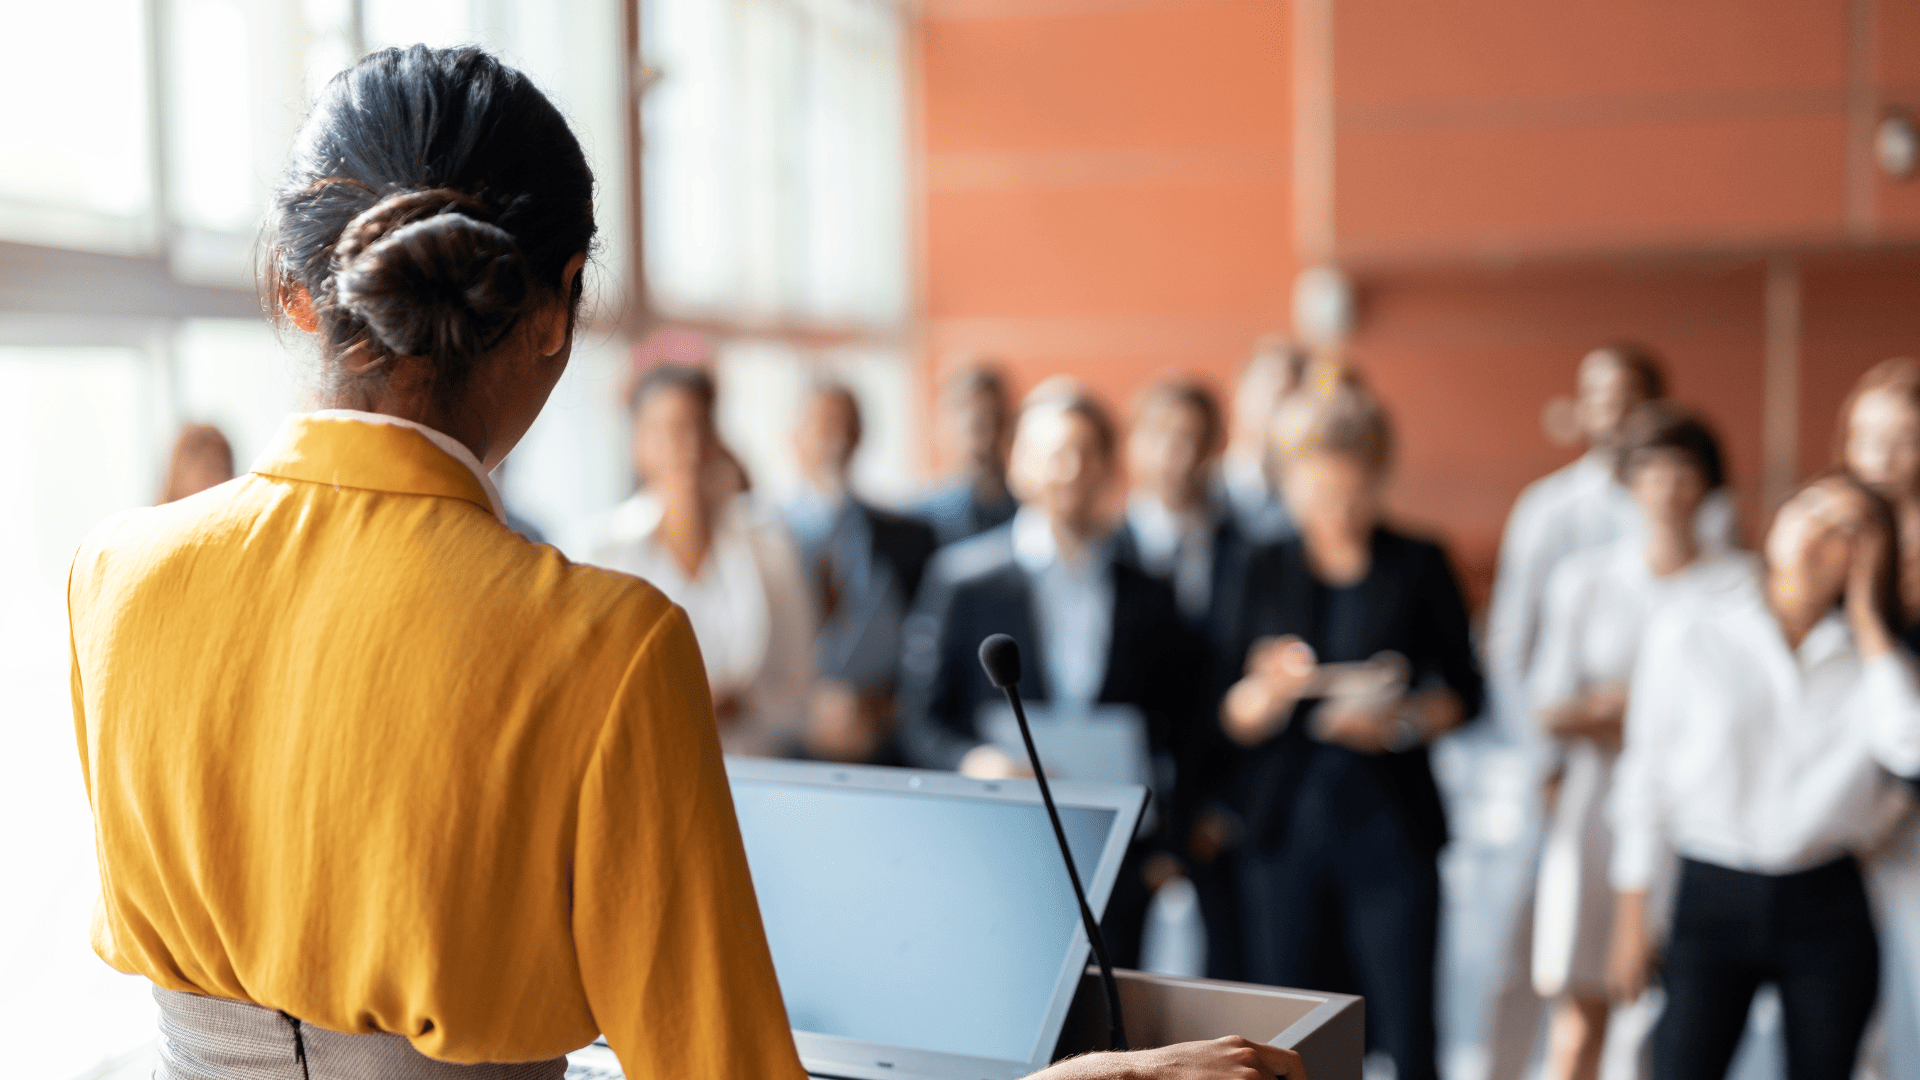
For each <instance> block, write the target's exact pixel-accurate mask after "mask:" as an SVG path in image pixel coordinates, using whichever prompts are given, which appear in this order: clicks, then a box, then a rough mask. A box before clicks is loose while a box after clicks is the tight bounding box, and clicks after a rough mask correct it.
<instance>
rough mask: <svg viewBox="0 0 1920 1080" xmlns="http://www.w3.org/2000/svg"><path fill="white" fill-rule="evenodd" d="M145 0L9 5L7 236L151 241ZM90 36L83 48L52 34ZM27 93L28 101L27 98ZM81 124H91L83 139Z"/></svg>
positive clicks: (93, 244) (0, 53)
mask: <svg viewBox="0 0 1920 1080" xmlns="http://www.w3.org/2000/svg"><path fill="white" fill-rule="evenodd" d="M143 11H144V4H143V3H142V2H141V0H91V2H79V3H52V4H19V5H12V6H10V7H9V9H8V12H7V33H6V38H5V44H4V45H0V57H4V59H0V100H5V101H9V102H12V103H14V104H13V106H12V107H10V108H9V109H8V110H7V121H6V137H5V138H0V236H4V237H7V238H11V239H15V240H24V241H27V242H30V243H37V244H56V245H63V246H75V247H86V248H94V249H100V250H108V251H140V250H147V249H149V248H151V246H152V244H153V242H154V235H153V226H154V223H153V167H152V165H153V163H152V144H151V141H150V135H151V123H150V119H151V118H150V116H149V109H150V102H151V99H150V96H149V92H148V91H149V88H148V72H149V65H148V62H147V61H148V54H147V37H146V34H145V33H144V32H143V30H144V27H145V22H144V17H143ZM61 42H85V43H86V45H85V47H84V48H58V47H53V46H54V44H55V43H61ZM28 103H31V104H30V105H29V104H28ZM75 131H87V132H91V133H93V137H91V138H86V139H76V138H73V137H72V133H73V132H75Z"/></svg>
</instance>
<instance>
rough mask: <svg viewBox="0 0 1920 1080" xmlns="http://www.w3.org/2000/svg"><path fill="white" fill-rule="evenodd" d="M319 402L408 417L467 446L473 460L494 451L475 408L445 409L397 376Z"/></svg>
mask: <svg viewBox="0 0 1920 1080" xmlns="http://www.w3.org/2000/svg"><path fill="white" fill-rule="evenodd" d="M318 404H319V406H320V407H321V408H322V409H352V410H354V411H356V412H369V413H378V414H380V415H381V416H392V417H397V418H398V419H401V420H411V421H413V422H414V423H416V424H420V425H422V426H424V427H430V428H432V429H433V430H435V431H437V432H439V433H440V434H442V435H445V436H447V437H448V438H450V439H452V440H454V441H455V442H457V443H459V444H460V445H462V446H464V447H466V448H467V450H468V452H470V453H471V454H473V456H474V458H475V460H478V461H481V462H487V461H488V455H489V454H490V453H491V452H492V450H493V437H492V435H491V434H490V433H489V432H488V430H487V424H486V423H485V421H484V420H483V418H481V417H480V416H479V415H478V414H477V413H476V412H475V410H472V409H465V408H460V407H457V406H456V407H454V408H447V407H445V406H443V405H442V404H441V403H440V402H439V401H437V400H436V399H435V398H434V396H433V395H432V394H431V393H429V392H427V391H426V390H425V389H423V388H421V387H418V386H413V385H408V384H407V382H406V381H405V380H403V379H401V378H399V377H397V376H396V377H395V378H394V379H392V380H389V381H388V383H387V384H386V385H384V386H381V387H378V388H375V389H368V388H354V389H347V390H339V391H335V392H333V393H329V394H322V395H321V396H320V400H319V402H318ZM501 456H502V457H505V456H506V455H505V454H504V453H503V454H502V455H501ZM491 464H498V462H492V463H491ZM491 464H490V465H489V467H491Z"/></svg>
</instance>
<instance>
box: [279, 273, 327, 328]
mask: <svg viewBox="0 0 1920 1080" xmlns="http://www.w3.org/2000/svg"><path fill="white" fill-rule="evenodd" d="M280 310H281V311H284V312H286V313H287V318H289V319H291V320H293V325H294V326H295V327H297V328H298V329H299V330H300V332H301V333H305V334H313V333H318V332H319V330H320V316H318V315H315V314H314V313H313V297H311V296H309V295H307V287H306V286H305V285H299V284H293V283H289V284H286V285H282V286H281V287H280Z"/></svg>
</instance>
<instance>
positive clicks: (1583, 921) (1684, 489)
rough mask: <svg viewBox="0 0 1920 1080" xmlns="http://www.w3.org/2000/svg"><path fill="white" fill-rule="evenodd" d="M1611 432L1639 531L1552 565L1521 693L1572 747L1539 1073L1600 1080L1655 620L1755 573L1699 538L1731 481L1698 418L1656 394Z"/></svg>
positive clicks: (1537, 958) (1557, 819)
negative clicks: (1624, 788) (1640, 693)
mask: <svg viewBox="0 0 1920 1080" xmlns="http://www.w3.org/2000/svg"><path fill="white" fill-rule="evenodd" d="M1617 441H1618V446H1617V454H1618V457H1617V461H1618V465H1617V469H1616V473H1617V475H1618V477H1619V480H1620V482H1621V484H1622V485H1624V486H1625V487H1626V489H1627V490H1628V491H1629V492H1631V493H1632V496H1633V501H1634V503H1635V505H1637V506H1638V507H1639V509H1640V512H1641V516H1642V519H1643V521H1644V523H1645V525H1644V528H1642V529H1641V530H1639V534H1638V535H1634V534H1632V533H1629V534H1628V535H1626V536H1623V537H1620V538H1619V539H1616V540H1614V541H1612V542H1610V543H1607V544H1602V545H1600V546H1597V547H1590V548H1587V549H1585V550H1582V551H1577V552H1575V553H1573V554H1571V555H1568V556H1567V557H1566V558H1564V559H1562V560H1560V562H1559V564H1558V565H1556V566H1555V567H1554V569H1553V572H1552V573H1551V574H1550V575H1549V576H1548V579H1547V587H1546V592H1545V598H1544V602H1543V605H1542V615H1541V627H1540V643H1539V648H1538V650H1537V655H1536V657H1535V660H1534V664H1533V670H1532V672H1531V676H1530V682H1529V685H1528V688H1527V689H1528V692H1529V695H1530V697H1531V700H1532V704H1533V707H1534V709H1535V712H1536V714H1537V715H1538V716H1539V717H1540V719H1541V723H1542V725H1543V727H1544V728H1545V730H1546V733H1547V734H1548V735H1549V736H1550V737H1552V738H1554V739H1556V740H1558V741H1559V742H1560V744H1561V745H1562V746H1563V747H1564V748H1565V750H1564V754H1563V758H1564V762H1565V765H1564V778H1563V780H1562V781H1561V783H1560V787H1559V798H1558V800H1557V801H1556V803H1555V805H1554V807H1553V808H1552V811H1551V818H1550V822H1549V824H1548V829H1547V839H1546V847H1545V852H1544V854H1543V856H1542V858H1541V866H1540V877H1539V887H1538V890H1537V892H1536V894H1535V907H1534V921H1533V985H1534V989H1535V990H1536V992H1538V993H1539V994H1540V995H1541V996H1542V997H1543V998H1548V999H1557V1005H1556V1007H1555V1009H1554V1012H1553V1017H1552V1022H1551V1026H1550V1036H1549V1039H1548V1042H1547V1063H1546V1070H1545V1072H1544V1074H1543V1075H1544V1077H1545V1080H1593V1078H1594V1077H1597V1076H1598V1075H1599V1071H1600V1061H1601V1050H1602V1048H1603V1046H1604V1045H1605V1043H1604V1040H1605V1039H1606V1035H1607V1030H1608V1019H1609V1013H1610V1010H1611V1004H1610V1001H1609V998H1608V994H1607V950H1608V945H1609V942H1610V940H1611V936H1612V933H1613V892H1612V889H1611V887H1610V886H1609V885H1608V882H1607V865H1608V861H1609V860H1610V859H1611V857H1612V848H1613V844H1612V830H1611V829H1610V828H1609V827H1608V826H1607V823H1606V814H1605V807H1606V800H1607V796H1608V793H1609V791H1610V790H1611V788H1612V779H1613V767H1614V759H1615V757H1616V755H1617V754H1618V752H1619V747H1620V743H1621V738H1622V725H1623V723H1624V719H1625V715H1626V709H1627V703H1628V701H1629V700H1630V697H1631V695H1630V689H1629V684H1630V682H1631V679H1632V675H1633V668H1634V663H1635V661H1636V660H1637V659H1638V657H1639V654H1640V643H1641V641H1642V640H1644V638H1645V635H1646V631H1647V625H1648V623H1649V621H1650V620H1651V619H1652V618H1653V617H1654V615H1655V614H1656V613H1657V612H1658V611H1659V610H1661V609H1662V608H1664V607H1665V606H1667V605H1669V604H1672V603H1674V602H1676V601H1677V600H1679V599H1682V598H1685V597H1689V596H1697V595H1702V594H1705V593H1708V592H1711V591H1714V590H1718V589H1725V588H1726V587H1727V586H1728V585H1729V584H1731V583H1733V582H1737V581H1738V580H1739V579H1740V578H1741V577H1742V575H1745V574H1748V573H1750V572H1751V562H1752V560H1751V558H1750V557H1749V556H1747V555H1745V554H1744V553H1737V552H1732V551H1728V550H1726V549H1724V548H1722V547H1719V546H1716V545H1708V544H1703V543H1702V542H1701V540H1700V539H1699V536H1698V534H1697V531H1696V530H1695V528H1694V521H1695V519H1696V516H1697V515H1698V513H1699V510H1700V504H1701V503H1702V502H1703V501H1705V499H1706V498H1707V496H1709V495H1710V494H1712V493H1713V492H1715V491H1719V490H1720V489H1721V488H1722V487H1724V486H1725V483H1726V475H1725V469H1724V466H1723V464H1722V457H1721V453H1720V446H1719V442H1718V440H1716V439H1715V438H1714V436H1713V432H1712V431H1711V430H1710V429H1709V428H1708V427H1707V426H1706V424H1705V423H1704V422H1702V421H1701V420H1700V419H1698V418H1697V417H1695V416H1694V415H1693V414H1691V413H1689V412H1687V411H1685V410H1682V409H1679V408H1677V407H1675V406H1672V405H1669V404H1667V403H1666V402H1664V401H1650V402H1646V403H1644V404H1642V405H1640V406H1639V407H1637V408H1636V409H1635V410H1634V411H1633V412H1632V413H1631V414H1630V415H1629V416H1628V417H1627V420H1626V422H1625V423H1624V424H1622V425H1621V428H1620V434H1619V436H1618V440H1617ZM1663 870H1664V868H1663ZM1662 880H1664V877H1663V879H1662ZM1656 891H1657V890H1656ZM1636 1051H1637V1048H1636ZM1629 1057H1630V1058H1637V1057H1638V1054H1637V1052H1634V1053H1631V1054H1629Z"/></svg>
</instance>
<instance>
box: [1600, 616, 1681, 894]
mask: <svg viewBox="0 0 1920 1080" xmlns="http://www.w3.org/2000/svg"><path fill="white" fill-rule="evenodd" d="M1683 637H1684V623H1683V622H1682V621H1681V620H1680V618H1679V617H1677V613H1669V614H1666V615H1662V616H1657V617H1656V618H1655V619H1654V622H1653V625H1652V626H1651V627H1650V628H1649V629H1648V631H1647V639H1646V643H1645V645H1643V646H1642V648H1641V649H1640V659H1639V660H1638V661H1637V662H1636V663H1635V664H1634V669H1633V682H1632V684H1631V685H1632V688H1633V689H1632V692H1631V693H1630V694H1629V695H1628V697H1627V719H1626V735H1625V744H1624V746H1623V747H1622V749H1621V751H1620V759H1619V762H1618V764H1616V765H1615V766H1614V774H1613V793H1612V795H1611V796H1610V797H1609V803H1608V815H1609V817H1611V818H1612V821H1613V866H1612V870H1611V874H1610V876H1611V878H1612V881H1613V887H1614V888H1615V889H1618V890H1620V891H1622V892H1642V891H1645V890H1646V889H1648V888H1649V887H1650V886H1651V885H1652V884H1653V882H1654V879H1655V878H1656V877H1657V876H1658V874H1659V872H1660V868H1661V867H1662V866H1664V865H1665V864H1666V862H1667V859H1668V858H1669V852H1670V851H1671V847H1672V840H1671V838H1670V836H1669V835H1668V834H1669V822H1668V818H1669V815H1668V813H1667V807H1666V798H1665V795H1664V785H1663V784H1662V783H1661V782H1660V780H1661V778H1660V766H1661V763H1662V762H1664V761H1665V760H1666V759H1667V744H1668V741H1669V739H1670V737H1671V736H1672V734H1673V733H1674V732H1675V731H1677V730H1680V729H1681V727H1682V725H1684V724H1685V723H1686V722H1687V715H1686V713H1687V701H1688V698H1689V695H1688V693H1687V688H1688V677H1687V676H1688V667H1687V660H1686V657H1685V655H1684V649H1683V644H1684V643H1683V641H1682V638H1683Z"/></svg>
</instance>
